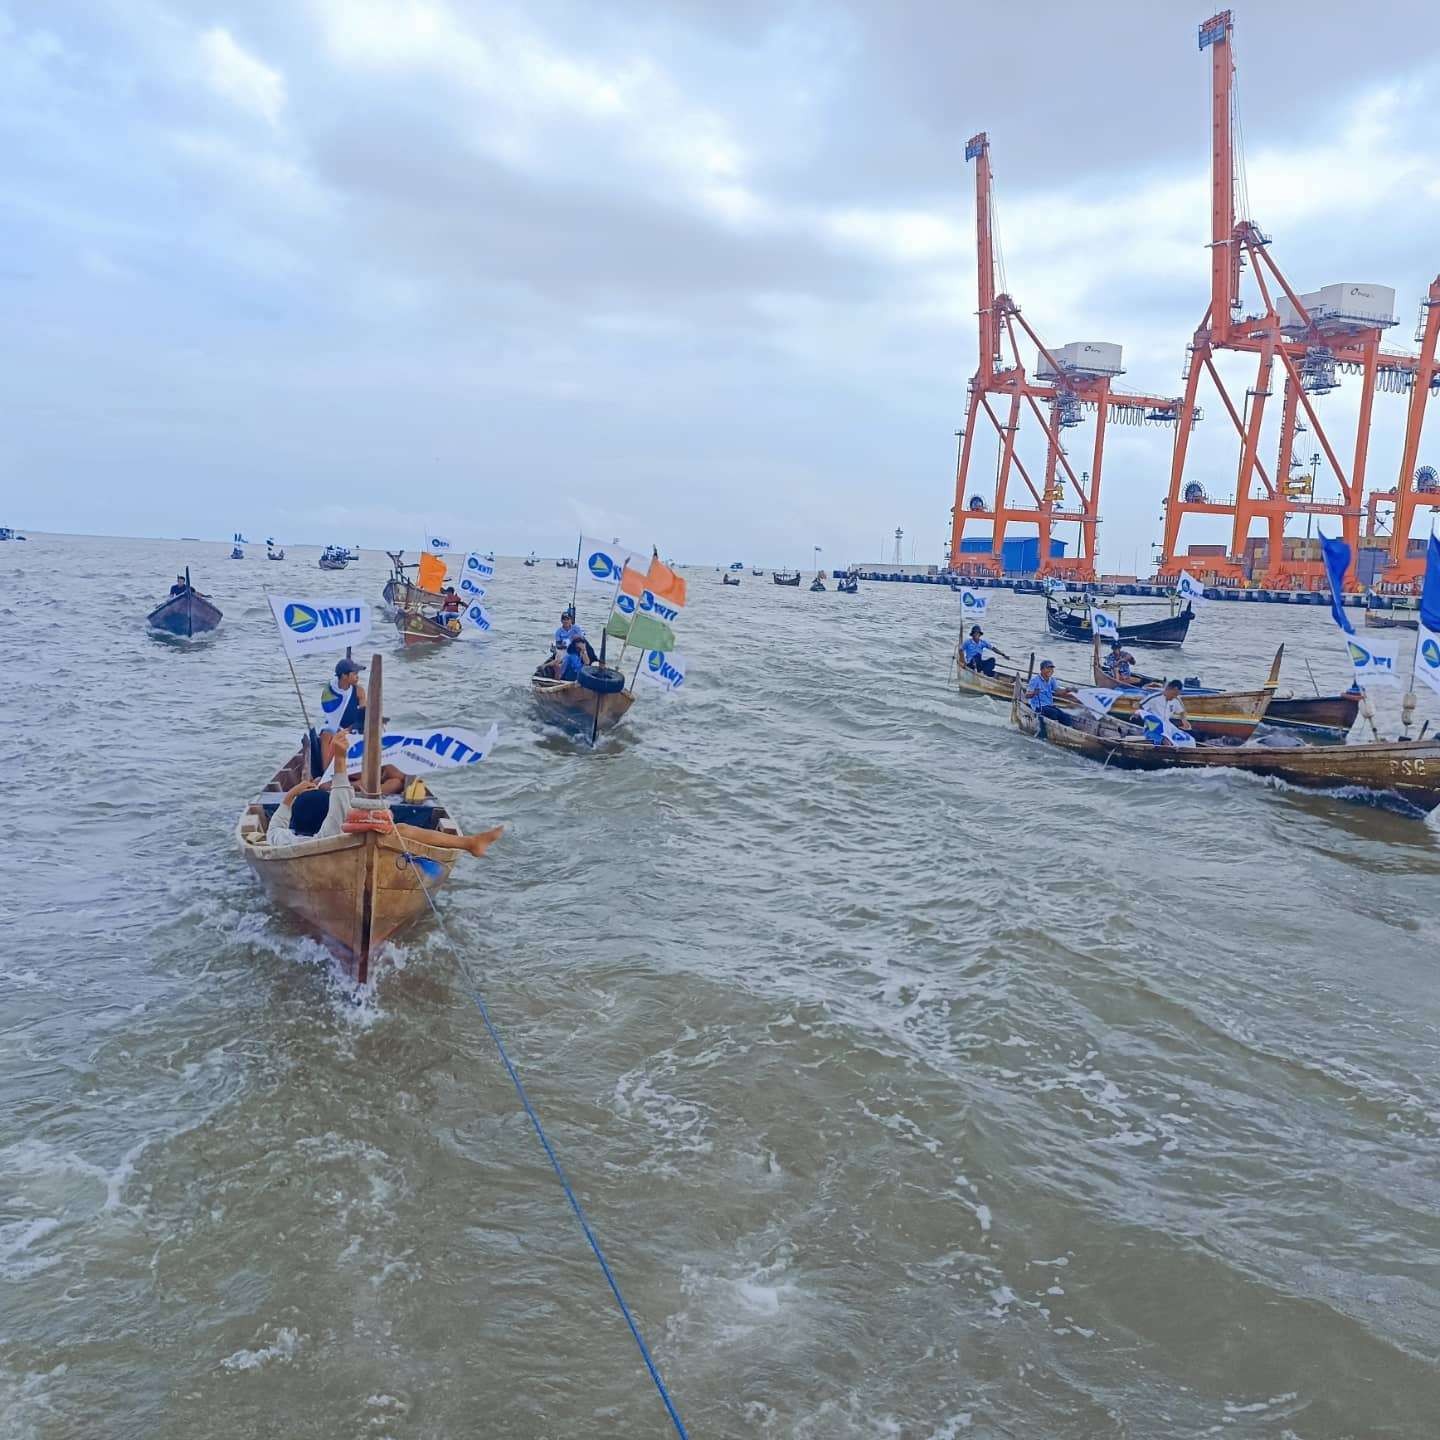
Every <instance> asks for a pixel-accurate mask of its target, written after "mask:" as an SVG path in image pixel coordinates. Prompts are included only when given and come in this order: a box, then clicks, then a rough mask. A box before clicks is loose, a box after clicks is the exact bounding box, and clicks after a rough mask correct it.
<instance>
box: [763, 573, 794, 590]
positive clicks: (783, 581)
mask: <svg viewBox="0 0 1440 1440" xmlns="http://www.w3.org/2000/svg"><path fill="white" fill-rule="evenodd" d="M770 578H771V579H772V580H774V582H775V583H776V584H777V585H788V586H789V587H790V588H791V589H792V590H798V589H799V588H800V577H799V576H798V575H790V576H780V575H772V576H771V577H770Z"/></svg>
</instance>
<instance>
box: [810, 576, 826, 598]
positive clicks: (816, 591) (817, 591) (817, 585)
mask: <svg viewBox="0 0 1440 1440" xmlns="http://www.w3.org/2000/svg"><path fill="white" fill-rule="evenodd" d="M810 593H811V594H812V595H823V594H824V593H825V580H824V577H823V576H820V575H817V576H816V577H815V578H814V579H813V580H812V581H811V582H810Z"/></svg>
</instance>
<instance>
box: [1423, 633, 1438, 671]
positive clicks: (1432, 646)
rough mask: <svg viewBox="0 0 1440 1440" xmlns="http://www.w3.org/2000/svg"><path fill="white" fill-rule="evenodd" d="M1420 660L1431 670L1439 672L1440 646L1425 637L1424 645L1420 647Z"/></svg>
mask: <svg viewBox="0 0 1440 1440" xmlns="http://www.w3.org/2000/svg"><path fill="white" fill-rule="evenodd" d="M1420 658H1421V659H1422V660H1423V661H1424V662H1425V663H1426V664H1427V665H1428V666H1429V667H1430V668H1431V669H1432V670H1440V645H1437V644H1436V643H1435V642H1434V641H1433V640H1431V639H1430V638H1429V637H1428V636H1427V637H1426V640H1425V643H1424V644H1423V645H1422V646H1421V647H1420Z"/></svg>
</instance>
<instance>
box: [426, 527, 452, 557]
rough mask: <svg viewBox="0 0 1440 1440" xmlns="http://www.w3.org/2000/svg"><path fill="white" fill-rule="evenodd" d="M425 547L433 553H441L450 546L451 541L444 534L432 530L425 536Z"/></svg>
mask: <svg viewBox="0 0 1440 1440" xmlns="http://www.w3.org/2000/svg"><path fill="white" fill-rule="evenodd" d="M425 548H426V549H427V550H428V551H429V552H430V553H431V554H432V555H441V554H443V553H444V552H445V551H446V550H448V549H449V548H450V542H449V541H448V540H447V539H446V538H445V537H444V536H443V535H436V534H435V533H434V532H433V531H432V532H431V533H430V534H429V535H427V536H426V537H425Z"/></svg>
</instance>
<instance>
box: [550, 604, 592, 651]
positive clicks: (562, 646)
mask: <svg viewBox="0 0 1440 1440" xmlns="http://www.w3.org/2000/svg"><path fill="white" fill-rule="evenodd" d="M584 638H585V627H584V626H583V625H577V624H576V623H575V612H574V611H573V610H571V609H569V608H568V607H567V608H566V609H565V610H563V611H561V613H560V627H559V629H557V630H556V631H555V648H556V649H557V650H568V649H569V648H570V642H571V641H572V640H583V639H584Z"/></svg>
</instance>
